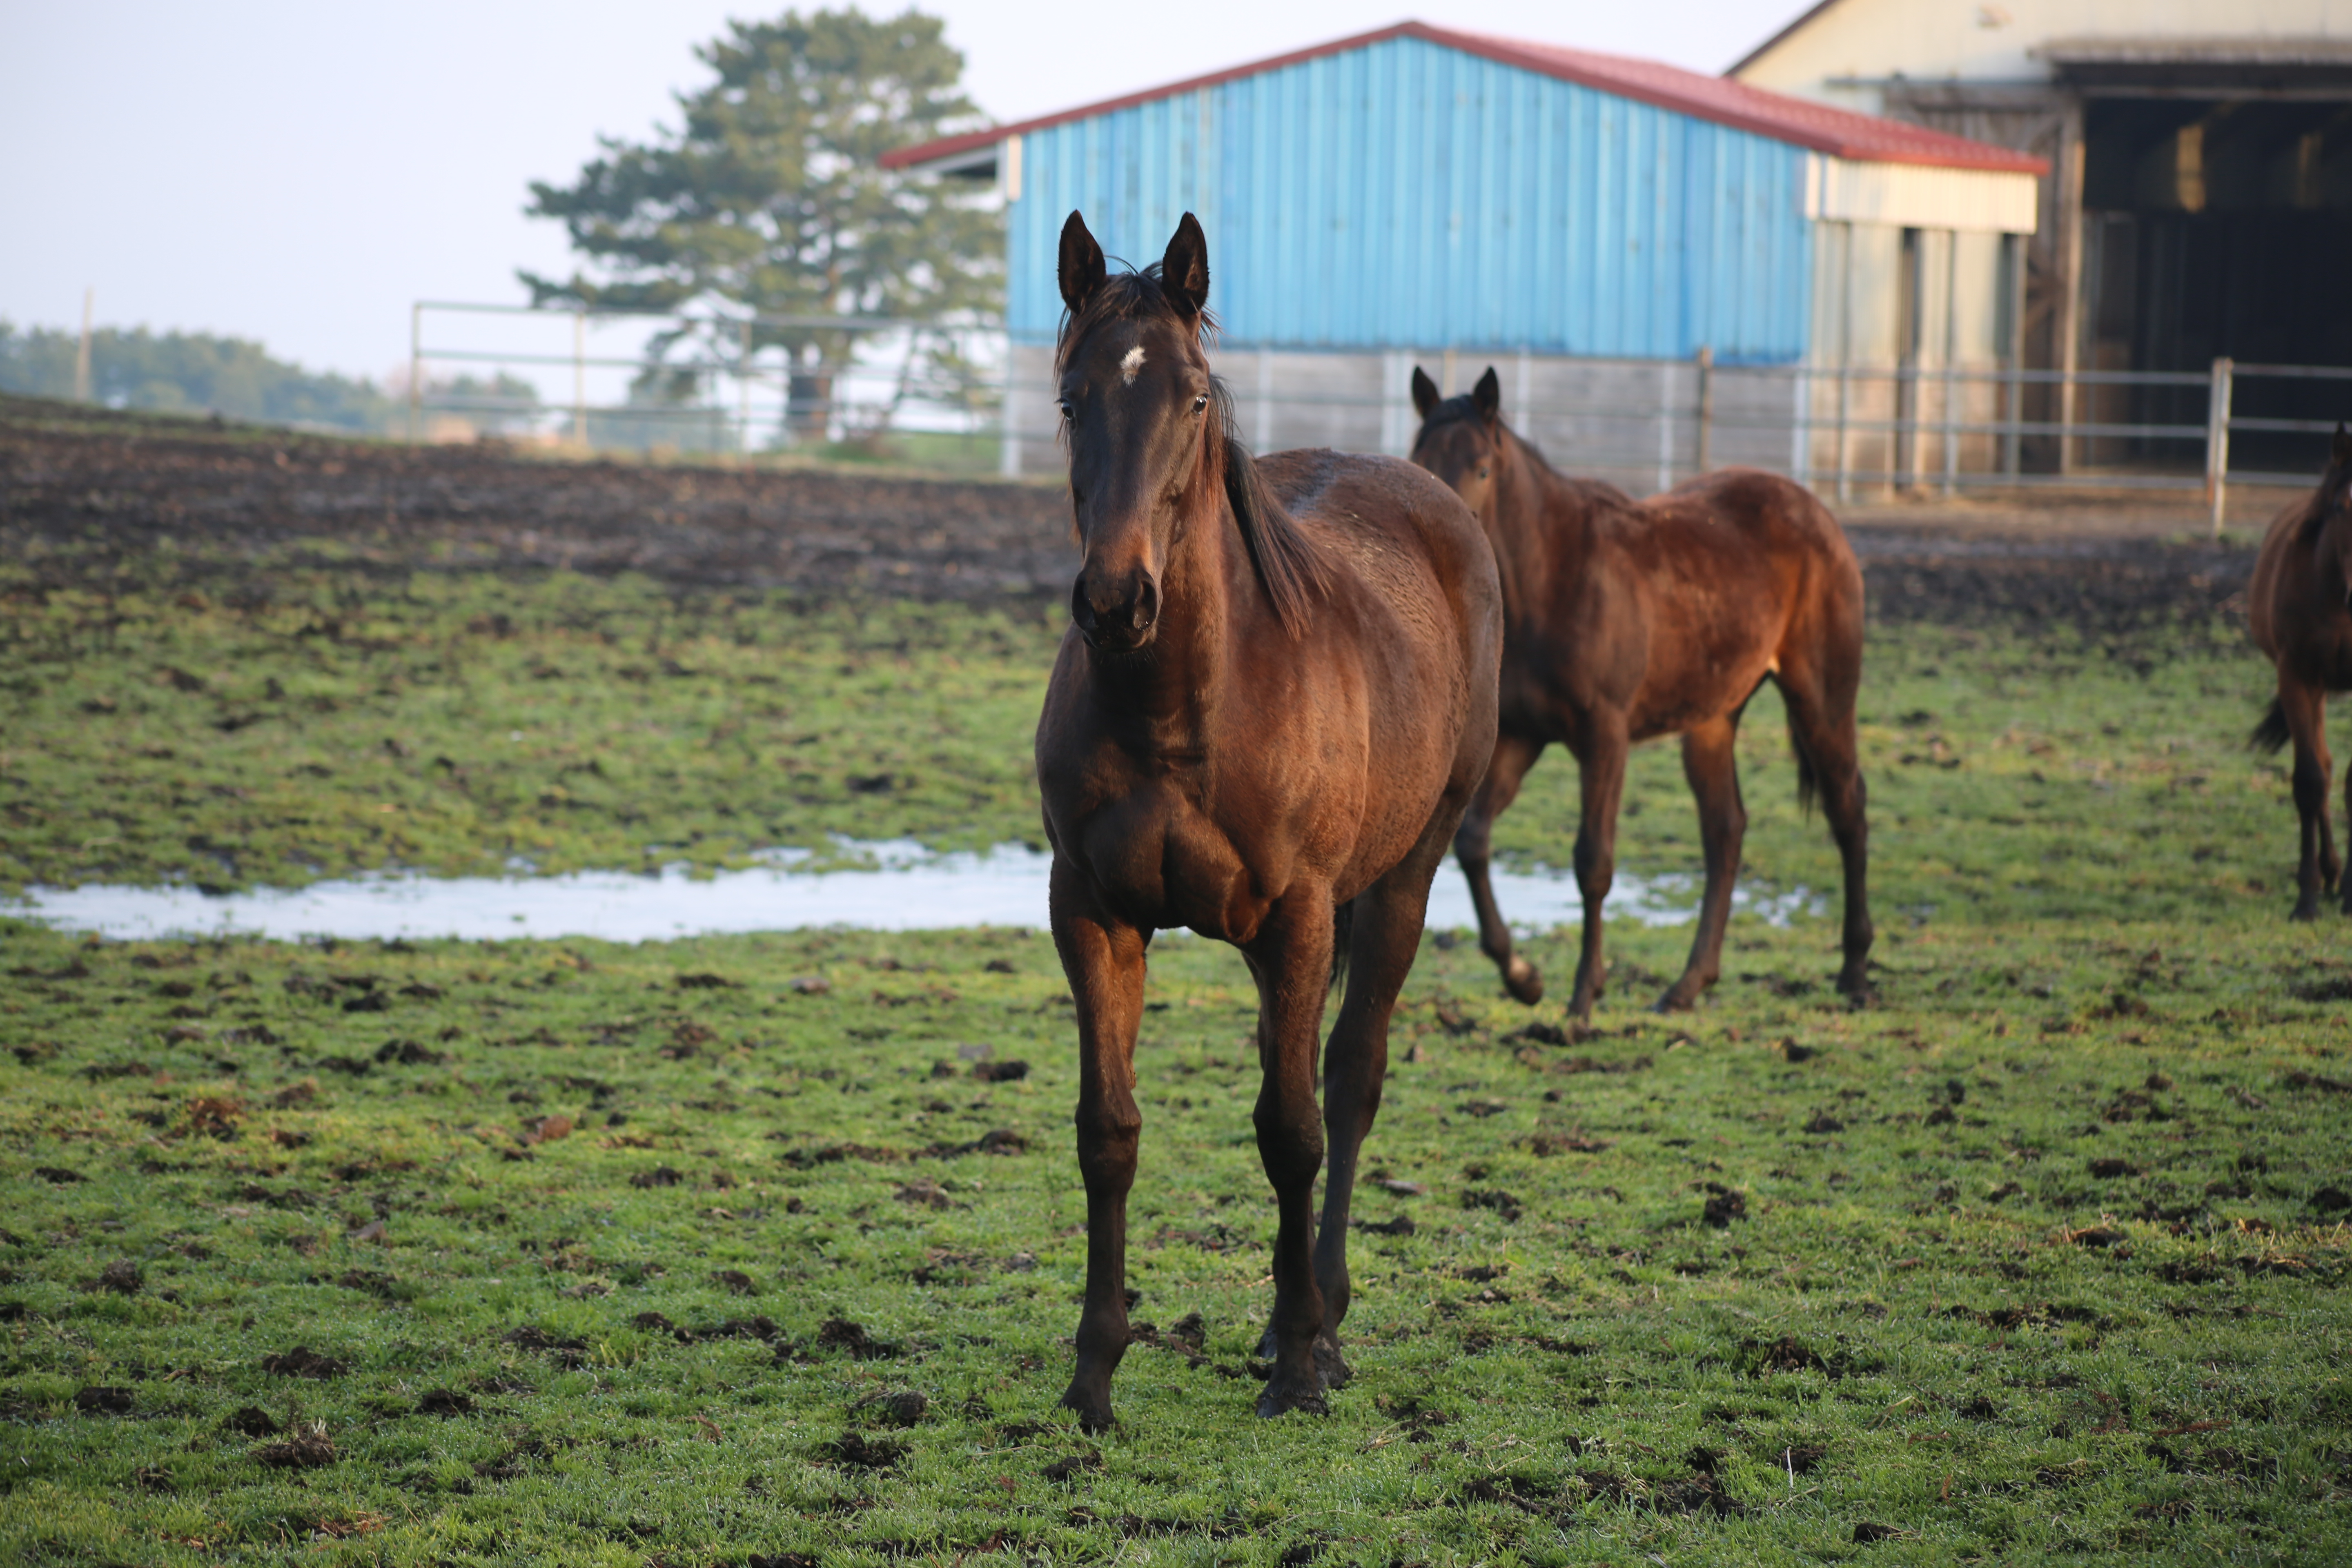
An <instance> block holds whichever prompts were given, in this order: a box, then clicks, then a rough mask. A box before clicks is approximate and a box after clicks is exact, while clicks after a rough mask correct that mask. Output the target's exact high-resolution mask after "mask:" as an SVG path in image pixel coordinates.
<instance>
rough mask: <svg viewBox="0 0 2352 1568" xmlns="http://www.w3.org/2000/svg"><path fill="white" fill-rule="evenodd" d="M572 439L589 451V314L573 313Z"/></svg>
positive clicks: (582, 312) (583, 311)
mask: <svg viewBox="0 0 2352 1568" xmlns="http://www.w3.org/2000/svg"><path fill="white" fill-rule="evenodd" d="M572 440H574V441H576V442H577V443H579V446H580V449H581V450H582V451H583V452H584V451H586V450H587V449H588V312H587V311H585V310H574V311H572Z"/></svg>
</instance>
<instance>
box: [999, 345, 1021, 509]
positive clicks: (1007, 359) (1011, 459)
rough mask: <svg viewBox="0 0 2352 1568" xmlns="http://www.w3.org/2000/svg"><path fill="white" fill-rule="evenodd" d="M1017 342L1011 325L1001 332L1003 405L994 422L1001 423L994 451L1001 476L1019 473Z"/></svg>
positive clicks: (1011, 477)
mask: <svg viewBox="0 0 2352 1568" xmlns="http://www.w3.org/2000/svg"><path fill="white" fill-rule="evenodd" d="M1019 365H1020V345H1019V344H1018V343H1016V342H1014V341H1013V331H1012V329H1011V328H1009V327H1008V328H1007V329H1006V330H1005V333H1004V407H1003V413H1002V414H1000V415H999V416H998V420H997V422H998V423H999V424H1000V425H1002V426H1003V427H1004V435H1003V445H1002V446H1000V447H999V448H998V449H997V454H996V472H997V476H998V477H999V478H1000V479H1019V478H1020V477H1021V426H1020V414H1021V378H1020V374H1019Z"/></svg>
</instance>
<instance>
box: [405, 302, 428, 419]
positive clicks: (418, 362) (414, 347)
mask: <svg viewBox="0 0 2352 1568" xmlns="http://www.w3.org/2000/svg"><path fill="white" fill-rule="evenodd" d="M424 402H425V301H424V300H417V301H416V302H415V304H413V305H411V306H410V307H409V308H408V444H409V445H410V446H412V447H414V446H415V445H416V436H417V430H418V427H419V425H420V423H421V416H422V414H423V408H424Z"/></svg>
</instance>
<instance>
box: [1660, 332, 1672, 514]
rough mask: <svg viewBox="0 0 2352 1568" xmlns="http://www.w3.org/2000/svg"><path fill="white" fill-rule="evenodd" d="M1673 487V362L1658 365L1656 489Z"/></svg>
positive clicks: (1662, 362) (1666, 361)
mask: <svg viewBox="0 0 2352 1568" xmlns="http://www.w3.org/2000/svg"><path fill="white" fill-rule="evenodd" d="M1674 488H1675V362H1674V361H1672V360H1664V361H1661V362H1660V363H1659V365H1658V489H1661V490H1670V489H1674Z"/></svg>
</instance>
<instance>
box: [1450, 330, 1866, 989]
mask: <svg viewBox="0 0 2352 1568" xmlns="http://www.w3.org/2000/svg"><path fill="white" fill-rule="evenodd" d="M1412 397H1413V403H1414V404H1415V405H1416V406H1418V407H1419V409H1420V410H1421V416H1422V426H1421V434H1420V436H1419V437H1417V438H1416V439H1415V441H1414V443H1413V449H1412V460H1413V461H1414V462H1416V463H1419V464H1420V465H1421V466H1422V467H1423V468H1427V469H1429V470H1430V471H1431V472H1433V473H1434V474H1435V475H1437V477H1438V478H1440V479H1444V481H1445V482H1446V483H1448V484H1450V485H1452V486H1453V487H1454V490H1455V491H1456V493H1458V494H1459V495H1460V496H1461V497H1462V499H1463V500H1465V501H1467V502H1468V503H1469V505H1470V510H1473V511H1475V512H1476V513H1477V514H1478V519H1479V521H1481V522H1482V523H1483V524H1485V526H1486V536H1487V538H1488V539H1490V540H1492V541H1493V542H1494V546H1495V557H1496V562H1497V563H1498V564H1499V565H1500V567H1501V570H1502V576H1503V609H1504V616H1505V623H1506V626H1507V631H1506V633H1505V637H1504V652H1503V684H1502V696H1501V732H1500V734H1499V735H1498V736H1497V738H1496V742H1495V760H1494V765H1493V766H1492V767H1491V768H1490V769H1488V771H1487V773H1486V783H1485V784H1483V785H1482V786H1480V788H1479V791H1478V795H1477V797H1476V798H1475V799H1474V800H1473V801H1472V802H1471V803H1470V810H1469V813H1468V815H1467V816H1465V817H1464V818H1463V821H1462V831H1461V834H1460V837H1457V838H1456V839H1455V840H1454V854H1455V856H1456V857H1457V858H1459V859H1460V860H1461V862H1462V869H1463V870H1464V871H1465V873H1467V874H1468V876H1469V879H1470V896H1471V898H1472V900H1474V901H1475V903H1476V905H1477V909H1478V940H1479V945H1480V946H1481V947H1483V948H1484V949H1485V950H1486V954H1487V956H1489V957H1490V958H1492V959H1493V960H1494V961H1495V963H1496V964H1497V965H1498V966H1499V967H1500V968H1501V969H1502V972H1503V984H1505V986H1507V988H1508V989H1509V991H1510V993H1511V994H1512V995H1514V996H1516V997H1517V998H1518V999H1519V1000H1520V1001H1522V1002H1527V1003H1533V1002H1535V1001H1537V1000H1538V999H1539V998H1540V997H1541V996H1542V995H1543V978H1542V976H1540V975H1539V974H1538V973H1536V970H1535V966H1534V965H1532V964H1530V963H1528V961H1527V960H1526V959H1524V958H1522V957H1520V956H1519V955H1518V954H1517V953H1515V952H1512V951H1511V931H1510V928H1509V927H1508V926H1507V925H1505V924H1504V923H1503V917H1502V915H1501V913H1500V912H1499V911H1498V910H1496V907H1495V891H1494V888H1493V886H1492V884H1491V883H1490V882H1489V880H1488V879H1487V859H1488V855H1489V845H1490V841H1491V837H1492V834H1493V830H1494V826H1495V818H1496V816H1500V815H1501V814H1502V813H1503V811H1504V810H1505V809H1506V808H1507V807H1508V806H1509V805H1510V804H1511V801H1512V799H1513V797H1514V796H1516V795H1517V794H1518V793H1519V781H1520V780H1521V779H1522V778H1524V777H1525V776H1526V775H1527V771H1528V769H1529V768H1530V767H1532V766H1534V765H1535V761H1536V758H1537V757H1538V756H1539V755H1540V754H1541V753H1542V752H1543V749H1544V747H1546V746H1547V745H1549V744H1550V743H1551V742H1555V741H1557V742H1559V743H1561V744H1562V745H1565V746H1566V747H1567V748H1568V749H1569V750H1570V752H1574V753H1575V755H1576V761H1577V766H1578V768H1579V769H1580V773H1581V777H1582V781H1583V800H1582V817H1581V820H1580V822H1579V824H1578V826H1577V834H1576V879H1577V884H1578V889H1579V891H1580V892H1581V893H1582V894H1583V895H1584V947H1583V952H1582V954H1581V956H1580V958H1579V959H1578V961H1577V965H1576V989H1575V991H1574V993H1573V994H1571V995H1570V998H1569V1004H1568V1005H1569V1011H1570V1013H1572V1014H1574V1015H1575V1016H1577V1017H1580V1018H1582V1017H1586V1016H1590V1015H1591V1011H1592V1003H1593V999H1594V998H1595V997H1596V996H1598V995H1599V994H1601V984H1602V979H1603V973H1604V972H1603V968H1602V964H1601V900H1603V899H1605V898H1607V897H1608V895H1609V885H1610V881H1611V879H1612V877H1613V875H1614V872H1615V866H1616V845H1617V800H1618V796H1619V795H1620V793H1621V792H1622V788H1623V785H1624V782H1625V753H1626V752H1627V750H1628V749H1629V748H1630V747H1632V746H1633V744H1634V743H1635V742H1641V741H1646V740H1649V739H1651V738H1652V737H1653V736H1657V735H1673V734H1679V735H1681V736H1682V738H1683V774H1684V776H1685V778H1687V779H1689V781H1690V786H1691V790H1692V793H1693V794H1695V795H1697V797H1698V819H1699V834H1700V837H1701V839H1702V840H1703V842H1704V844H1705V846H1706V896H1705V898H1704V899H1702V900H1701V901H1700V904H1699V917H1698V934H1697V936H1696V938H1695V939H1694V940H1693V941H1692V942H1691V953H1690V962H1689V963H1688V964H1687V965H1686V966H1685V968H1684V970H1683V973H1682V978H1681V979H1679V980H1677V981H1675V983H1674V984H1673V985H1672V986H1671V987H1669V988H1668V989H1667V991H1666V994H1664V996H1662V997H1660V998H1659V1001H1658V1006H1659V1008H1660V1010H1661V1011H1672V1010H1675V1009H1677V1008H1683V1007H1687V1006H1689V1005H1691V1003H1692V1002H1693V1000H1695V999H1696V997H1697V995H1698V994H1699V993H1700V992H1701V991H1704V990H1705V989H1706V987H1707V986H1709V985H1711V984H1714V983H1715V981H1716V978H1717V975H1719V974H1720V973H1722V963H1723V929H1724V925H1725V922H1726V921H1728V920H1729V918H1730V915H1731V888H1732V883H1733V881H1734V880H1735V879H1737V878H1738V875H1739V844H1740V838H1741V836H1742V835H1743V834H1744V833H1745V832H1746V831H1747V826H1748V813H1747V810H1746V808H1745V807H1744V806H1742V805H1741V804H1740V800H1739V776H1738V769H1737V762H1736V759H1735V757H1734V755H1733V752H1732V742H1733V739H1734V737H1735V736H1736V734H1737V732H1738V726H1739V716H1740V713H1741V711H1742V710H1744V709H1745V708H1746V707H1747V706H1748V698H1749V697H1751V696H1753V695H1754V694H1755V691H1756V689H1757V688H1758V687H1759V686H1760V685H1762V684H1763V682H1764V681H1766V680H1767V679H1769V680H1771V681H1773V682H1774V683H1775V684H1777V685H1778V686H1779V687H1780V695H1781V698H1782V700H1784V701H1785V702H1786V703H1787V705H1788V710H1789V739H1790V742H1792V743H1793V744H1794V746H1795V748H1796V752H1797V792H1798V797H1799V799H1801V800H1802V801H1804V802H1805V803H1806V804H1807V805H1808V806H1810V805H1811V801H1812V797H1813V795H1814V794H1815V793H1816V792H1817V791H1818V792H1819V794H1820V795H1821V796H1822V802H1823V805H1824V806H1825V807H1826V809H1827V813H1828V816H1829V819H1830V831H1831V833H1832V835H1833V836H1834V837H1835V838H1836V840H1837V846H1838V850H1839V852H1840V854H1841V855H1842V856H1843V859H1844V862H1845V932H1844V945H1845V963H1844V965H1843V968H1842V969H1841V970H1840V971H1839V973H1838V987H1839V989H1840V990H1842V991H1843V992H1845V993H1846V994H1847V995H1849V996H1851V997H1853V998H1856V999H1857V1000H1859V999H1861V998H1863V997H1864V996H1865V995H1866V994H1868V988H1869V976H1868V968H1869V959H1870V942H1871V934H1872V933H1871V925H1870V901H1869V896H1868V894H1867V892H1866V890H1865V889H1864V881H1865V873H1866V868H1867V865H1868V860H1869V846H1868V840H1869V829H1868V826H1867V825H1866V824H1865V822H1864V816H1863V793H1864V792H1863V783H1862V769H1861V767H1860V766H1859V765H1858V763H1857V762H1856V759H1855V754H1854V693H1855V690H1856V689H1857V688H1858V687H1859V686H1860V685H1861V682H1862V569H1861V567H1859V566H1858V565H1856V564H1855V563H1854V559H1853V550H1852V549H1851V548H1850V547H1849V546H1848V545H1847V543H1846V541H1845V535H1844V534H1843V532H1842V531H1840V530H1839V528H1838V525H1837V520H1836V519H1834V518H1832V516H1831V515H1830V513H1829V510H1828V509H1827V508H1826V507H1824V506H1822V503H1821V502H1820V501H1819V500H1816V499H1814V497H1813V495H1812V493H1811V491H1809V490H1807V489H1805V488H1804V487H1803V486H1801V485H1798V484H1793V483H1791V482H1790V481H1789V480H1787V479H1780V478H1779V477H1777V476H1775V475H1772V474H1767V473H1762V472H1759V471H1758V470H1756V469H1752V468H1725V469H1721V470H1718V471H1717V472H1715V473H1711V474H1707V475H1705V476H1703V477H1702V478H1699V479H1692V480H1690V481H1689V482H1688V483H1686V484H1683V485H1680V486H1678V487H1676V488H1675V489H1672V490H1669V491H1667V492H1666V493H1664V494H1663V495H1656V496H1652V497H1651V498H1650V499H1649V500H1643V501H1635V500H1629V499H1628V498H1627V497H1626V496H1625V495H1624V494H1623V493H1622V491H1620V490H1617V489H1614V488H1612V487H1611V486H1609V485H1605V484H1601V483H1599V482H1598V481H1595V480H1591V479H1569V478H1567V477H1566V476H1564V475H1561V474H1559V473H1556V472H1554V471H1553V469H1552V468H1551V466H1550V465H1549V464H1548V463H1546V462H1545V461H1544V459H1543V455H1542V454H1541V453H1539V452H1538V451H1537V450H1536V449H1535V447H1533V446H1531V445H1529V444H1528V442H1526V441H1524V440H1522V439H1520V437H1517V435H1515V434H1513V432H1512V431H1511V429H1510V428H1509V427H1508V426H1506V425H1505V424H1504V423H1503V421H1502V417H1501V412H1500V403H1501V397H1502V394H1501V388H1500V385H1499V384H1498V383H1497V382H1496V378H1495V373H1494V371H1493V370H1492V369H1489V370H1488V371H1487V372H1486V375H1485V376H1484V377H1482V378H1481V379H1480V381H1479V383H1478V384H1477V386H1476V388H1475V390H1473V391H1472V392H1471V393H1470V394H1469V395H1467V396H1462V397H1453V398H1444V399H1441V398H1440V397H1439V395H1438V391H1437V387H1436V385H1435V384H1433V383H1432V382H1431V381H1430V379H1429V377H1428V376H1427V375H1425V374H1423V373H1422V372H1421V371H1420V370H1419V369H1415V370H1414V372H1413V374H1412Z"/></svg>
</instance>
